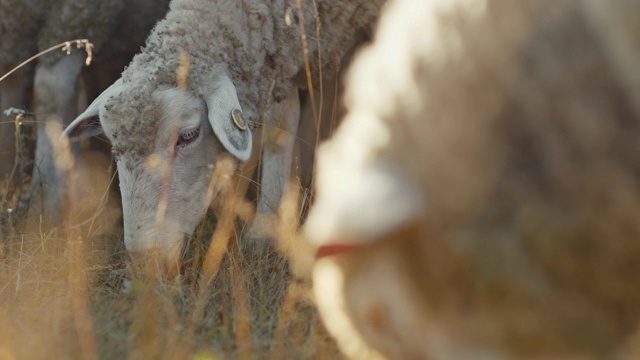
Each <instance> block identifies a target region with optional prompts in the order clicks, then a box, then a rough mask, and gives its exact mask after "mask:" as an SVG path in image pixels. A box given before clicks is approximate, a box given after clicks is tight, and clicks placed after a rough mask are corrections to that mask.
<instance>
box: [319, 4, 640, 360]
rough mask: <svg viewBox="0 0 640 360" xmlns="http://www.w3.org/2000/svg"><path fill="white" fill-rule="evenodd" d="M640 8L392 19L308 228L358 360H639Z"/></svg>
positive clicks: (326, 315) (394, 8) (554, 7)
mask: <svg viewBox="0 0 640 360" xmlns="http://www.w3.org/2000/svg"><path fill="white" fill-rule="evenodd" d="M638 11H640V1H637V0H626V1H611V2H603V1H597V0H585V1H578V0H576V1H560V2H558V1H534V2H522V1H517V2H505V1H499V0H458V1H444V0H443V1H421V0H396V1H394V2H392V3H391V4H390V6H389V9H388V11H387V12H386V13H384V14H383V15H382V17H381V20H380V26H379V28H378V30H377V32H376V35H375V38H374V44H373V45H372V46H371V47H369V48H367V49H366V50H365V51H362V52H361V53H360V55H359V56H358V57H357V58H356V59H355V60H354V63H353V66H352V67H351V72H350V75H349V77H348V79H347V85H346V86H347V87H346V92H347V100H346V105H347V111H348V115H347V117H346V119H345V121H344V122H343V124H342V125H341V127H340V128H339V129H338V132H337V134H336V135H335V137H334V138H333V139H332V140H331V141H329V142H328V143H327V144H325V145H323V146H322V147H321V149H320V151H319V167H318V173H317V185H318V189H317V199H316V202H315V205H314V206H313V208H312V209H311V212H310V215H309V218H308V221H307V223H306V234H307V235H308V237H309V238H310V239H311V240H312V241H313V242H314V244H316V246H317V249H318V250H317V258H318V259H317V261H316V263H315V267H314V288H315V294H316V299H317V302H318V306H319V309H320V312H321V315H322V317H323V319H324V321H325V323H326V325H327V327H328V329H329V330H330V332H331V333H332V334H333V335H334V336H335V337H336V339H337V341H338V344H339V345H340V347H341V349H342V350H343V351H344V352H345V353H346V354H347V355H348V356H350V357H353V358H363V359H365V358H366V359H371V358H376V357H382V358H390V359H416V358H430V359H485V358H487V359H501V358H504V359H507V358H565V357H571V356H573V357H572V358H576V357H577V358H600V357H605V358H612V357H616V356H620V357H624V356H627V357H628V358H635V357H637V354H638V353H637V352H635V356H634V355H633V354H634V352H633V351H634V350H635V351H638V349H639V348H638V346H640V341H639V340H638V337H637V334H638V320H639V315H640V308H639V307H638V306H637V305H638V304H639V303H640V263H639V262H638V258H640V242H639V241H638V240H639V239H640V141H638V139H639V138H640V120H639V119H640V91H639V90H640V81H639V79H640V70H639V68H638V67H637V64H638V62H639V61H640V45H639V44H640V43H639V42H638V41H637V37H638V29H639V28H640V18H639V17H638V16H636V15H635V14H638ZM634 334H635V337H634Z"/></svg>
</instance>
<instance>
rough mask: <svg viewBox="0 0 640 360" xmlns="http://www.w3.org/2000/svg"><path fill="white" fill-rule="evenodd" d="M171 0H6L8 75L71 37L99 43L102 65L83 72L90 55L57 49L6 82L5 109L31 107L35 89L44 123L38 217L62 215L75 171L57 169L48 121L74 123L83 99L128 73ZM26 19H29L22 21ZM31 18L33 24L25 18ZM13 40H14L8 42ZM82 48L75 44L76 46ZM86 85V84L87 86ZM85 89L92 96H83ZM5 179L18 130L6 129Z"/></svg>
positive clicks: (35, 189)
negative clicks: (68, 181)
mask: <svg viewBox="0 0 640 360" xmlns="http://www.w3.org/2000/svg"><path fill="white" fill-rule="evenodd" d="M168 3H169V0H162V1H150V0H110V1H100V2H94V1H88V0H82V1H76V0H74V1H69V0H56V1H53V0H31V1H12V0H4V1H2V2H0V10H1V13H2V14H4V16H2V17H0V21H2V26H1V27H0V32H1V33H2V34H3V39H5V38H6V39H7V41H6V42H3V44H2V45H1V46H2V47H3V51H2V53H1V54H2V56H0V64H2V66H1V69H0V70H1V71H2V72H3V73H4V72H6V71H8V70H10V68H12V67H13V66H15V65H17V64H18V63H19V62H20V61H22V60H25V59H27V58H28V57H30V56H32V55H34V54H35V53H36V52H37V50H39V51H43V50H45V49H48V48H49V47H51V46H54V45H56V44H59V43H61V42H63V41H66V40H71V39H78V38H88V39H89V40H90V41H91V42H92V44H93V52H94V54H95V56H94V59H93V61H94V63H95V64H94V66H93V67H92V68H89V69H85V70H84V71H83V69H82V68H83V66H84V64H85V53H84V52H83V51H77V50H75V51H73V50H72V51H71V53H70V54H69V55H67V54H65V53H64V52H61V51H57V52H54V53H49V54H47V55H44V56H42V57H40V58H39V62H38V64H37V65H36V67H35V75H34V74H33V71H32V69H26V71H25V70H23V71H21V72H19V73H16V74H13V75H11V76H10V77H9V78H7V80H6V81H7V82H6V83H5V82H3V83H2V84H0V86H1V88H0V89H3V90H4V91H3V92H2V94H0V95H1V97H0V98H1V99H2V103H1V105H2V109H6V108H9V107H20V108H28V107H29V105H30V100H29V98H30V96H29V95H30V94H29V89H30V88H31V87H32V85H33V97H34V108H35V111H34V113H35V114H36V116H37V118H38V127H37V134H36V150H35V159H34V168H33V173H32V184H31V193H32V196H31V208H32V212H33V213H44V215H48V216H53V215H55V214H59V213H60V208H61V207H62V205H63V201H62V199H63V198H64V196H63V195H64V193H65V180H66V178H67V177H68V176H69V174H67V173H65V172H64V171H63V170H62V169H59V168H57V167H56V164H55V161H54V158H53V150H52V144H51V142H50V139H49V136H48V135H47V133H46V130H45V129H46V123H59V124H61V125H62V124H63V123H64V124H68V120H69V118H70V117H75V116H77V114H78V112H77V111H76V109H75V108H74V107H75V102H76V101H77V99H78V97H79V95H86V96H87V97H88V98H92V97H95V96H96V95H97V93H99V92H100V91H102V90H104V89H105V88H106V87H107V86H106V85H109V84H111V82H113V81H114V79H116V78H117V77H118V76H119V74H120V72H121V71H122V68H123V67H124V66H125V65H126V63H127V62H128V61H129V60H130V59H131V58H132V57H133V55H134V54H135V53H136V52H137V51H138V50H139V48H140V46H141V45H142V44H144V40H145V38H146V35H147V34H148V32H149V31H150V30H151V27H152V26H153V25H154V24H155V22H156V21H157V20H158V19H160V18H161V16H163V15H164V14H165V13H166V10H167V9H168ZM21 19H22V20H21ZM24 19H29V21H24ZM5 36H6V37H5ZM74 47H75V46H74ZM79 82H82V83H83V84H82V85H83V86H81V85H80V84H79ZM80 88H81V89H83V90H84V91H85V92H86V94H79V92H81V91H80ZM0 136H1V137H2V140H3V141H2V145H1V149H0V156H2V155H1V154H6V155H5V156H4V157H2V167H1V168H0V171H2V174H4V173H6V171H7V167H10V166H12V165H13V152H12V150H13V147H14V145H13V144H14V143H13V141H14V130H13V126H12V125H11V124H9V125H7V126H5V127H4V128H1V129H0Z"/></svg>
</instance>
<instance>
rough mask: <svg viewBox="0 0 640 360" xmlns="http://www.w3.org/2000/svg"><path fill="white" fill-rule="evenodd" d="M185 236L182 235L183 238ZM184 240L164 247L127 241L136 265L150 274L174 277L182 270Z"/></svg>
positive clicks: (130, 254) (130, 255) (128, 250)
mask: <svg viewBox="0 0 640 360" xmlns="http://www.w3.org/2000/svg"><path fill="white" fill-rule="evenodd" d="M182 238H184V237H183V236H181V239H182ZM184 243H185V242H184V241H176V242H173V244H172V246H169V247H164V246H157V245H150V244H149V243H146V244H145V243H137V242H135V241H134V242H131V241H130V242H127V245H128V246H127V252H128V253H129V257H130V258H131V260H132V262H133V263H134V265H135V267H136V268H138V269H140V270H142V271H144V272H146V273H148V274H149V275H154V274H155V275H160V276H161V277H165V276H166V277H167V278H169V279H172V278H174V277H176V276H177V275H178V274H180V272H181V255H182V249H183V246H184Z"/></svg>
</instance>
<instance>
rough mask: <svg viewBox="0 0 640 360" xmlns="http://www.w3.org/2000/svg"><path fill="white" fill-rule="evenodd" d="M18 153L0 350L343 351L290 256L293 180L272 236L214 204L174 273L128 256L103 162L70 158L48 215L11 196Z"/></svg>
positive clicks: (1, 219) (85, 354) (295, 212)
mask: <svg viewBox="0 0 640 360" xmlns="http://www.w3.org/2000/svg"><path fill="white" fill-rule="evenodd" d="M25 123H26V122H25ZM23 131H25V129H23ZM25 133H28V129H27V131H25ZM21 143H22V144H23V145H24V144H25V143H27V141H25V139H23V141H22V142H21ZM22 150H24V148H23V149H22ZM19 160H20V163H21V164H22V165H25V166H22V167H20V166H19V167H18V168H17V172H16V174H15V176H14V181H12V182H11V183H6V184H2V185H1V187H2V195H3V196H2V198H1V199H2V201H3V202H2V204H0V210H1V211H2V213H1V216H0V237H1V240H2V244H3V246H2V248H1V252H2V253H1V254H0V255H1V256H0V259H1V260H0V323H1V324H2V326H0V359H40V358H46V359H76V358H81V359H91V358H102V359H114V358H118V359H121V358H132V359H227V358H242V359H244V358H259V359H261V358H272V359H283V358H290V359H303V358H314V359H326V358H341V356H340V354H339V352H338V350H337V348H336V346H335V344H334V343H333V341H332V340H331V339H330V337H329V336H328V335H327V333H326V331H325V330H324V328H323V325H322V323H321V321H320V319H319V318H318V315H317V312H316V310H315V308H314V305H313V300H312V298H311V296H310V283H309V281H308V280H306V277H304V276H303V277H299V276H294V274H293V272H292V271H291V264H290V263H289V261H288V259H289V258H290V257H291V254H292V251H297V250H292V249H296V248H297V245H296V242H297V241H300V240H299V239H298V237H299V235H298V219H299V217H300V210H299V209H300V208H301V206H300V203H301V201H300V200H299V196H298V193H299V191H297V190H292V191H290V192H289V193H288V197H287V199H288V200H287V201H285V203H284V206H283V208H282V211H281V217H280V218H281V221H280V223H279V224H277V228H278V236H277V237H278V242H277V244H271V245H269V246H267V248H266V250H265V249H260V250H256V248H254V247H253V246H248V245H247V243H246V242H245V241H243V240H244V238H245V236H244V231H245V228H246V222H245V221H243V220H241V219H240V217H236V215H237V214H236V213H233V214H231V216H227V217H225V215H224V211H223V212H222V215H220V213H218V217H217V218H216V215H215V214H214V213H213V212H212V214H210V216H208V217H207V219H206V220H204V221H203V222H202V223H201V224H200V226H199V227H198V229H197V233H196V235H195V236H194V238H193V239H192V241H191V243H190V246H189V249H188V251H186V252H185V255H184V268H183V271H182V275H180V276H178V277H176V278H174V279H167V278H165V277H164V276H163V275H162V274H161V273H160V272H158V271H157V268H156V267H154V263H153V261H152V260H153V259H151V261H149V260H150V259H146V261H144V262H142V261H141V262H137V263H134V262H132V261H131V259H130V258H129V256H128V254H126V251H125V249H124V244H123V242H122V236H123V230H122V225H121V221H122V219H121V216H122V215H121V210H120V208H119V205H118V197H119V195H118V194H117V191H114V190H111V191H109V190H108V188H109V185H108V180H109V177H108V176H105V175H104V172H105V168H106V167H104V165H105V164H104V163H100V162H99V161H97V162H96V161H88V162H87V163H95V164H97V167H98V169H100V171H101V173H99V174H98V175H96V174H87V173H83V172H82V171H80V170H79V169H74V173H76V174H77V176H76V177H74V179H73V180H72V181H73V182H72V184H71V186H70V188H73V189H77V191H76V192H75V195H73V194H71V195H70V201H69V203H70V205H69V211H68V212H65V213H64V215H63V216H62V219H61V221H60V222H55V223H53V225H52V224H51V223H50V222H48V221H47V219H45V218H42V217H40V216H29V214H28V212H27V210H26V208H25V207H24V206H22V205H21V203H24V200H25V199H24V196H25V193H26V189H27V187H26V184H29V176H28V168H29V157H28V156H22V157H20V159H19ZM107 164H108V163H107ZM21 169H22V170H21ZM25 171H26V172H27V173H26V174H25V173H24V172H25ZM96 178H97V179H102V180H101V181H102V183H100V184H98V185H96V182H95V179H96ZM87 179H94V181H90V184H91V186H89V187H88V188H87V186H86V185H87V184H86V182H87ZM112 188H113V186H112ZM92 196H93V197H92ZM74 199H75V200H74ZM78 199H81V200H78ZM236 200H237V199H236ZM241 202H242V206H241V207H242V208H244V209H246V208H247V207H249V208H250V205H251V204H250V203H246V202H245V200H241ZM248 211H249V212H250V211H251V210H250V209H249V210H248ZM245 220H246V219H245ZM216 223H218V224H217V226H216ZM221 224H222V225H221ZM224 224H227V226H224ZM210 243H211V244H212V245H211V247H209V244H210Z"/></svg>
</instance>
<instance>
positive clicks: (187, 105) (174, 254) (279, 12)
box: [65, 0, 383, 268]
mask: <svg viewBox="0 0 640 360" xmlns="http://www.w3.org/2000/svg"><path fill="white" fill-rule="evenodd" d="M382 3H383V1H382V0H377V1H364V0H361V1H351V2H348V3H344V2H342V1H337V0H326V1H316V2H314V3H313V4H312V3H305V4H304V6H303V7H302V8H301V10H302V12H299V11H298V9H297V7H296V4H295V2H289V1H284V0H279V1H273V2H270V3H268V4H266V3H264V2H261V1H255V0H245V1H231V0H229V1H210V0H174V1H173V2H172V3H171V8H170V10H169V12H168V14H167V16H166V18H165V19H164V20H162V21H160V22H159V23H158V24H157V25H156V27H155V28H154V30H153V32H152V33H151V35H150V36H149V38H148V39H147V43H146V45H145V47H144V49H143V50H142V52H141V53H140V54H138V55H136V56H135V57H134V59H133V61H132V62H131V64H130V65H129V66H128V68H127V69H126V70H125V71H124V72H123V73H122V77H121V78H120V79H119V80H118V81H117V82H116V83H114V84H113V85H112V86H111V87H110V88H109V89H107V90H106V91H105V92H104V93H103V94H102V95H101V96H100V97H98V98H97V99H96V101H94V102H93V103H92V104H91V105H90V106H89V107H88V108H87V110H86V111H85V112H84V113H83V114H81V115H80V116H79V117H78V118H77V119H76V120H74V121H73V122H72V124H71V125H69V127H68V128H67V129H66V130H65V134H67V135H68V136H69V137H71V138H82V137H86V136H90V135H94V134H97V133H101V132H104V133H105V135H106V136H107V138H109V140H110V141H111V143H112V146H113V152H114V154H115V155H116V157H117V168H118V174H119V176H120V189H121V196H122V203H123V217H124V242H125V245H126V248H127V249H128V251H129V252H130V253H131V254H134V256H135V254H141V253H150V252H154V253H156V254H158V255H159V256H160V257H161V259H162V260H161V261H162V262H163V263H164V264H165V265H167V266H168V267H173V268H175V265H177V264H178V263H179V253H180V249H181V247H182V245H183V240H184V237H185V236H189V235H191V234H192V233H193V231H194V229H195V227H196V225H197V224H198V222H199V221H200V220H201V218H202V217H203V216H204V214H205V212H206V210H207V208H208V206H209V200H210V199H209V198H207V197H206V196H205V194H207V189H208V186H209V183H210V177H211V176H210V170H209V169H210V167H211V166H210V165H214V164H217V163H218V162H219V160H220V159H221V158H223V157H225V156H226V155H229V156H231V157H232V159H233V160H231V161H233V163H234V166H236V165H238V164H240V163H243V162H245V161H247V160H248V159H249V157H250V154H251V150H252V149H251V146H252V135H251V130H252V128H255V127H257V126H258V125H259V124H260V119H261V118H262V114H264V113H265V111H267V110H268V109H270V110H269V111H271V112H273V113H283V112H284V113H288V111H281V110H280V109H279V107H280V106H285V107H290V106H292V107H293V108H296V107H299V105H296V104H299V99H296V97H297V91H298V88H304V87H306V86H307V83H308V82H307V76H306V70H307V68H308V70H309V72H310V73H311V76H312V77H311V79H310V80H312V81H313V82H314V83H315V84H317V83H318V82H319V81H320V79H319V75H320V73H321V72H323V74H325V75H326V74H331V73H332V72H333V71H332V69H336V68H338V67H339V65H340V62H341V60H343V58H344V56H345V55H346V54H349V53H350V51H352V49H353V48H354V47H355V46H356V45H357V44H358V43H359V42H360V39H361V38H363V37H365V36H366V34H368V33H369V32H370V31H371V29H372V27H373V26H374V23H375V20H376V19H377V14H378V12H379V9H380V6H381V5H382ZM318 19H319V23H318V22H317V21H318ZM302 24H304V27H301V25H302ZM301 29H304V34H305V35H308V36H306V46H307V48H306V50H307V51H308V57H307V59H308V60H309V61H308V65H309V66H308V67H307V66H306V64H305V56H304V54H305V51H304V50H303V42H302V41H301V38H302V35H303V32H302V31H301ZM316 30H317V31H316ZM312 35H313V36H312ZM318 35H319V38H318V37H317V36H318ZM187 69H188V71H187ZM177 72H178V73H180V74H181V75H179V76H177ZM283 104H284V105H283ZM292 104H293V105H292ZM289 120H290V121H292V122H295V121H297V119H293V120H291V119H289ZM287 122H289V121H287ZM292 126H293V125H291V126H290V125H287V126H286V127H287V128H292ZM295 126H297V123H296V124H295ZM289 143H291V142H289ZM287 146H290V145H287ZM145 164H146V167H145ZM151 164H156V165H155V166H151ZM157 164H160V165H157ZM158 166H159V168H160V169H167V168H168V172H169V174H168V175H167V176H159V175H158V174H157V171H153V170H152V169H150V168H158ZM164 172H167V171H164ZM164 172H160V173H164ZM154 173H156V174H154ZM161 197H163V199H165V201H164V202H163V204H165V207H163V208H160V209H159V205H160V204H161V202H160V200H161ZM203 198H205V199H204V201H203ZM154 249H155V251H154Z"/></svg>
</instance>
